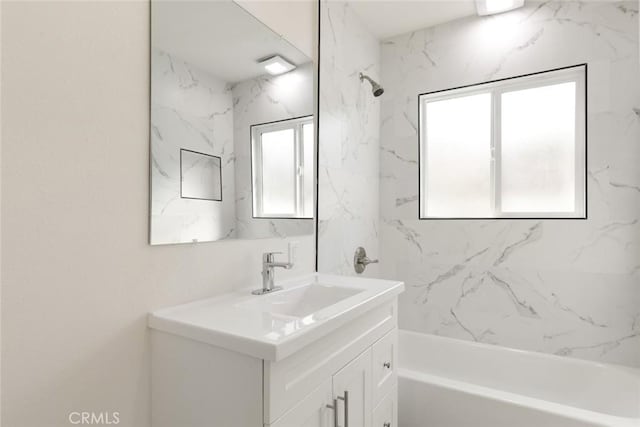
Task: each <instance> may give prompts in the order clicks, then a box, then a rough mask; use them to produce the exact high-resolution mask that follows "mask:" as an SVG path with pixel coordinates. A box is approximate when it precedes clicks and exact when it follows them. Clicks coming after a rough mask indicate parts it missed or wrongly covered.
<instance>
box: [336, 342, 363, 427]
mask: <svg viewBox="0 0 640 427" xmlns="http://www.w3.org/2000/svg"><path fill="white" fill-rule="evenodd" d="M371 390H372V387H371V349H370V348H369V349H367V350H366V351H365V352H363V353H362V354H360V356H358V357H357V358H355V359H354V360H353V361H351V362H350V363H349V364H348V365H347V366H345V367H344V368H342V369H341V370H339V371H338V372H337V373H336V374H335V375H334V376H333V397H334V398H335V399H338V425H337V426H336V427H347V426H348V427H369V426H371V413H372V406H371V404H372V402H371Z"/></svg>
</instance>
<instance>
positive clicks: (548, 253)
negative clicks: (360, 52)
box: [320, 1, 640, 366]
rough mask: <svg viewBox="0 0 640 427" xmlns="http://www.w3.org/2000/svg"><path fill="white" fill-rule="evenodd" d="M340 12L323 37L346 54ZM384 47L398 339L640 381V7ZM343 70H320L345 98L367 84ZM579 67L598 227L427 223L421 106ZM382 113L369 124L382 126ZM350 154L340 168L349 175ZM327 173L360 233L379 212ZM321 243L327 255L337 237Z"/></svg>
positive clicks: (613, 6)
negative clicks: (435, 338)
mask: <svg viewBox="0 0 640 427" xmlns="http://www.w3.org/2000/svg"><path fill="white" fill-rule="evenodd" d="M334 9H335V12H334V15H331V17H332V18H333V22H334V25H335V27H336V28H334V29H333V30H332V31H324V32H323V34H324V37H325V38H326V39H327V41H326V44H328V45H331V42H336V41H339V42H341V43H344V42H342V41H341V40H340V37H344V27H343V26H342V25H343V23H344V19H345V18H344V15H342V16H340V17H338V16H335V15H337V14H338V11H339V10H342V9H340V8H339V7H338V6H332V8H331V10H330V12H331V11H333V10H334ZM326 15H327V10H326V8H325V15H324V16H325V18H327V16H326ZM324 25H325V26H326V25H328V24H327V23H326V22H325V23H324ZM324 41H325V40H324V39H323V42H324ZM369 46H370V44H369V42H368V41H367V44H366V48H365V49H371V50H373V48H372V47H369ZM381 46H382V53H381V58H382V60H381V63H382V65H381V80H382V84H383V86H384V87H385V89H386V92H385V94H384V95H383V97H382V98H381V100H382V104H381V121H380V124H381V131H380V132H381V133H380V196H379V197H380V215H381V225H380V248H381V251H382V253H381V260H382V263H381V269H382V271H381V275H382V276H384V277H392V278H397V279H402V280H404V281H405V282H406V284H407V291H406V292H405V293H404V295H402V297H401V303H400V308H399V315H400V326H401V327H402V328H405V329H410V330H415V331H420V332H425V333H433V334H438V335H443V336H449V337H456V338H461V339H466V340H473V341H479V342H485V343H491V344H498V345H503V346H508V347H514V348H520V349H526V350H533V351H540V352H546V353H552V354H557V355H563V356H573V357H578V358H585V359H592V360H597V361H603V362H612V363H619V364H624V365H630V366H640V166H639V165H640V112H639V111H640V78H639V77H640V68H639V62H638V2H634V1H630V2H564V1H547V2H543V3H536V2H531V1H528V2H527V5H526V7H525V8H522V9H519V10H516V11H513V12H510V13H505V14H500V15H495V16H490V17H483V18H480V17H475V16H474V17H470V18H466V19H462V20H458V21H454V22H451V23H447V24H443V25H440V26H436V27H432V28H427V29H424V30H420V31H415V32H412V33H410V34H405V35H401V36H397V37H393V38H391V39H388V40H384V41H383V42H382V44H381ZM323 49H324V45H323ZM346 52H349V53H352V52H354V49H345V55H346ZM333 55H334V57H329V58H325V56H323V61H324V63H323V68H324V70H325V74H329V69H335V70H337V69H339V70H341V71H343V73H342V76H343V80H340V79H338V78H337V77H336V83H335V85H336V86H338V87H340V83H342V82H343V81H345V80H348V77H349V73H351V72H354V69H344V68H342V63H341V62H340V61H339V60H337V59H336V58H335V55H336V54H335V53H334V54H333ZM332 61H333V62H332ZM579 63H588V67H589V68H588V209H589V218H588V220H555V221H554V220H487V221H446V220H431V221H428V220H423V221H419V220H418V219H417V212H418V200H417V194H418V165H417V144H418V137H417V112H418V104H417V95H418V94H419V93H423V92H428V91H433V90H438V89H446V88H451V87H457V86H461V85H467V84H474V83H479V82H483V81H487V80H492V79H498V78H503V77H510V76H516V75H521V74H525V73H531V72H536V71H543V70H548V69H552V68H557V67H563V66H568V65H574V64H579ZM336 64H339V65H340V66H338V65H336ZM331 67H334V68H331ZM327 79H329V77H327ZM326 83H327V82H326V81H324V82H323V81H322V80H321V84H322V85H323V86H324V87H325V88H327V85H326ZM322 96H323V97H322V98H321V99H322V100H323V102H324V104H325V106H327V105H331V106H333V105H335V107H333V108H330V109H329V111H332V112H335V111H337V112H339V114H340V115H339V116H338V117H340V118H342V117H344V116H345V115H347V113H346V112H348V111H350V110H349V107H346V106H345V105H344V104H346V103H348V104H349V105H351V106H352V107H351V109H352V110H353V111H354V112H353V113H352V116H356V113H355V111H357V110H358V108H359V106H361V105H362V102H363V99H362V98H357V97H356V96H355V95H354V94H353V93H350V94H347V93H344V94H343V93H342V92H341V91H340V90H338V91H335V92H334V91H332V92H331V96H329V94H327V93H322ZM369 101H370V100H367V102H366V105H367V106H369V105H371V104H370V102H369ZM365 111H366V110H365ZM370 113H371V116H370V115H368V114H366V113H364V112H361V113H359V114H364V115H366V117H367V118H369V121H368V123H373V122H375V120H376V119H375V118H373V117H372V116H373V115H375V112H374V111H370ZM323 114H325V113H324V111H323ZM326 116H327V118H328V119H329V120H328V123H325V124H324V126H325V127H327V128H329V129H330V130H332V131H334V132H338V130H340V129H341V128H340V127H338V126H332V125H331V123H332V122H333V123H342V121H338V120H334V119H333V117H334V116H332V115H330V114H329V113H326ZM372 127H373V125H372ZM338 135H339V136H342V137H343V138H344V134H340V133H337V134H336V136H338ZM369 135H371V137H372V138H373V135H375V131H374V130H371V131H370V133H369ZM325 138H326V136H325ZM330 140H331V138H330ZM338 140H340V139H339V138H337V137H335V138H333V141H338ZM321 142H322V143H323V144H326V143H327V142H325V140H322V141H321ZM350 147H352V148H354V149H355V148H356V147H359V144H358V143H357V142H352V144H351V145H350ZM338 148H340V147H338ZM338 148H335V152H332V154H335V157H334V159H337V160H341V159H344V153H345V150H344V148H343V150H342V151H340V150H339V149H338ZM321 149H322V150H323V151H325V156H327V155H328V154H329V153H326V151H327V148H326V147H325V148H322V146H321ZM340 154H342V157H340ZM349 158H350V157H349ZM324 161H325V162H326V161H327V158H326V157H325V158H324ZM336 163H337V165H339V163H338V162H336ZM324 169H325V170H323V171H322V173H321V178H323V179H325V181H327V182H328V183H330V184H331V185H330V186H328V187H327V189H326V191H324V192H323V193H322V194H321V196H320V200H321V206H325V208H326V207H327V203H328V201H327V200H326V199H330V200H335V201H334V202H333V205H334V206H336V208H337V207H341V206H346V207H347V208H348V209H342V210H338V209H335V211H337V212H340V213H339V214H338V215H339V217H340V218H339V219H340V220H343V217H346V218H348V217H349V215H351V217H353V218H358V216H359V213H360V212H361V210H360V208H361V206H362V205H367V203H371V204H372V205H373V204H374V203H375V201H376V199H377V197H378V196H377V195H376V194H375V190H373V189H371V190H369V191H367V193H366V194H367V195H368V196H370V197H371V198H372V200H370V201H367V202H364V201H362V197H361V195H359V197H353V194H352V193H349V192H348V191H347V189H346V188H344V187H342V185H344V184H340V183H342V182H343V179H344V178H343V177H340V179H338V178H337V177H338V174H345V175H347V176H346V177H345V178H346V179H347V180H349V179H350V178H351V176H350V174H349V172H346V171H345V170H344V169H343V170H340V171H332V174H331V175H330V177H331V178H332V179H328V177H327V175H328V172H327V170H329V168H328V167H326V166H325V167H324ZM334 177H335V178H334ZM336 189H337V190H338V191H336ZM336 193H337V194H338V196H339V197H336V196H335V194H336ZM323 198H324V199H325V200H324V201H323ZM352 199H355V203H359V205H357V207H356V206H354V205H353V203H354V200H352ZM367 207H369V205H367ZM326 215H327V213H326V212H325V216H326ZM329 225H331V222H330V221H329ZM324 228H325V229H323V230H322V231H321V234H320V237H321V243H322V242H323V240H322V239H323V236H324V238H325V239H326V236H327V235H328V234H330V233H331V229H330V227H329V226H327V225H326V224H325V225H324ZM367 231H369V232H370V230H367ZM325 246H329V245H328V244H326V243H325Z"/></svg>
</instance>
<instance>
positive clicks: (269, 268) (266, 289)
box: [251, 252, 293, 295]
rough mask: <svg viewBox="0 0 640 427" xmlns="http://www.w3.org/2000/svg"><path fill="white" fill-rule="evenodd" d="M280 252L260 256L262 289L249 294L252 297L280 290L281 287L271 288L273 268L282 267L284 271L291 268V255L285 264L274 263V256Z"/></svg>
mask: <svg viewBox="0 0 640 427" xmlns="http://www.w3.org/2000/svg"><path fill="white" fill-rule="evenodd" d="M281 253H282V252H267V253H264V254H262V289H256V290H255V291H252V292H251V293H252V294H253V295H264V294H268V293H270V292H274V291H278V290H280V289H282V287H281V286H273V276H274V271H273V269H274V268H275V267H282V268H284V269H285V270H289V269H291V268H292V267H293V262H292V259H291V255H289V260H288V261H287V262H276V260H275V259H276V254H281Z"/></svg>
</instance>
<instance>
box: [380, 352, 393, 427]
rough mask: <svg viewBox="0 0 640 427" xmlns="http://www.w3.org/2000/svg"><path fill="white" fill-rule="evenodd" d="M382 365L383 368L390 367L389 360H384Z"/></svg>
mask: <svg viewBox="0 0 640 427" xmlns="http://www.w3.org/2000/svg"><path fill="white" fill-rule="evenodd" d="M382 366H384V367H385V368H387V369H391V362H384V363H383V364H382ZM385 427H386V426H385Z"/></svg>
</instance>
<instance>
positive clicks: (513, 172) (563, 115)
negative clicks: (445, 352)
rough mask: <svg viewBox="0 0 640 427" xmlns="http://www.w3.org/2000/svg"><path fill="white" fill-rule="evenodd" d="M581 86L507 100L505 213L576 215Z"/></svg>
mask: <svg viewBox="0 0 640 427" xmlns="http://www.w3.org/2000/svg"><path fill="white" fill-rule="evenodd" d="M575 100H576V84H575V83H574V82H570V83H562V84H556V85H551V86H545V87H538V88H533V89H526V90H519V91H514V92H507V93H504V94H503V95H502V156H501V157H502V179H501V182H502V211H503V212H573V211H574V209H575V194H576V191H575V186H576V182H575V176H576V174H575V167H576V165H575V149H576V147H575V127H576V118H575V111H576V105H575V102H576V101H575Z"/></svg>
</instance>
